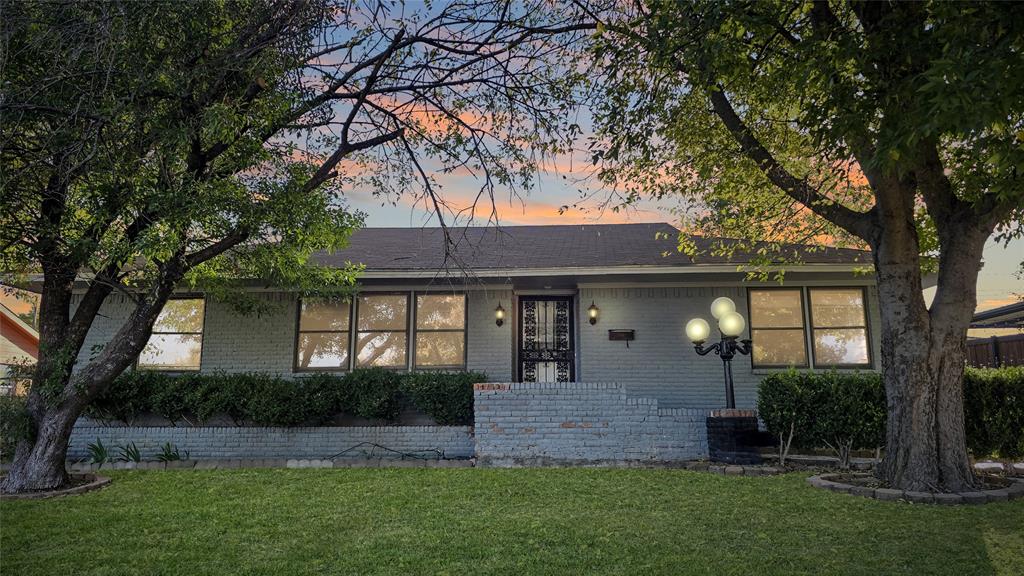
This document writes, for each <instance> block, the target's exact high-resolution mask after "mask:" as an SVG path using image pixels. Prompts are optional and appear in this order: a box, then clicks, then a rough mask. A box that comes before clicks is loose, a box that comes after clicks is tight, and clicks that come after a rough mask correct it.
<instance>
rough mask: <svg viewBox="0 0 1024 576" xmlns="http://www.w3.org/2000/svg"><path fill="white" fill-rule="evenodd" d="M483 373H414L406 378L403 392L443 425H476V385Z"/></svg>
mask: <svg viewBox="0 0 1024 576" xmlns="http://www.w3.org/2000/svg"><path fill="white" fill-rule="evenodd" d="M486 381H487V375H486V374H483V373H481V372H414V373H411V374H405V375H403V377H402V383H401V386H402V393H403V394H404V395H405V396H406V397H407V398H409V400H410V401H411V402H412V403H413V405H415V406H416V407H417V408H419V409H420V410H422V411H423V412H425V413H426V414H427V415H429V416H430V417H431V418H433V419H434V420H435V421H437V423H438V424H441V425H442V426H452V425H465V424H472V423H473V384H476V383H478V382H486Z"/></svg>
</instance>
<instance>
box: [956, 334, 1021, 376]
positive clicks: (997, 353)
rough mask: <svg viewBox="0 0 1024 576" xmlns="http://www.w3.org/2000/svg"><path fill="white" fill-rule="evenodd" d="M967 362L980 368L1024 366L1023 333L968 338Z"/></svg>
mask: <svg viewBox="0 0 1024 576" xmlns="http://www.w3.org/2000/svg"><path fill="white" fill-rule="evenodd" d="M967 363H968V364H969V365H971V366H977V367H980V368H989V367H999V366H1024V334H1013V335H1012V336H993V337H991V338H979V339H977V340H968V341H967Z"/></svg>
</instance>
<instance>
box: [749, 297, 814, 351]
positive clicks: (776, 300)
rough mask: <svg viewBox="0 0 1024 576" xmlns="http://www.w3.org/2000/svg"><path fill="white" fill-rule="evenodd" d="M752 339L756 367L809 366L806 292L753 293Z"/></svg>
mask: <svg viewBox="0 0 1024 576" xmlns="http://www.w3.org/2000/svg"><path fill="white" fill-rule="evenodd" d="M750 338H751V340H753V341H754V350H753V353H752V358H753V363H754V367H761V368H764V367H778V366H796V367H806V366H807V365H808V364H807V341H806V340H805V330H804V310H803V297H802V291H801V290H800V289H799V288H796V289H792V290H790V289H784V290H782V289H769V290H751V291H750Z"/></svg>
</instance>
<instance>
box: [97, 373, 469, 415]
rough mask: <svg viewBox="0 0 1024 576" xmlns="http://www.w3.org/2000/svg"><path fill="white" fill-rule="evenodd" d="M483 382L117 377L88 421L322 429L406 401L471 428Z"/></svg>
mask: <svg viewBox="0 0 1024 576" xmlns="http://www.w3.org/2000/svg"><path fill="white" fill-rule="evenodd" d="M484 380H485V376H484V375H483V374H480V373H477V372H423V373H414V374H404V373H401V372H396V371H393V370H385V369H383V368H368V369H359V370H354V371H352V372H350V373H348V374H345V375H343V376H342V375H335V374H311V375H309V376H305V377H301V378H295V379H285V378H281V377H279V376H272V375H269V374H261V373H239V374H228V373H222V372H221V373H212V374H180V375H174V374H168V373H164V372H152V371H150V372H146V371H132V372H126V373H125V374H123V375H122V376H120V377H118V378H117V379H116V380H115V381H114V383H113V384H112V385H111V386H110V388H108V389H107V390H106V391H105V392H104V393H103V394H102V395H101V396H100V397H99V398H97V399H96V400H95V401H94V402H93V403H92V405H91V406H90V407H89V408H88V410H87V414H88V415H89V416H91V417H93V418H97V419H101V420H120V421H123V422H126V423H131V422H132V421H133V420H134V419H135V418H136V417H137V416H138V415H139V414H142V413H144V412H149V413H153V414H157V415H159V416H162V417H164V418H166V419H167V420H169V421H171V422H172V423H176V422H179V421H182V420H187V419H189V418H194V419H195V420H196V421H198V422H200V423H202V422H207V421H209V420H210V419H211V418H213V417H214V416H217V415H227V416H228V417H230V418H231V419H232V421H234V422H235V423H236V424H243V423H245V424H252V425H256V426H300V425H309V426H318V425H322V424H324V423H327V422H329V421H330V420H331V419H332V417H333V416H334V415H335V414H338V413H344V414H351V415H354V416H360V417H363V418H371V419H381V420H395V419H396V418H397V417H398V414H399V413H400V411H401V407H402V405H403V401H404V399H403V396H404V397H405V398H408V400H409V401H410V402H412V404H413V405H415V406H416V407H418V408H419V409H420V410H422V411H423V412H425V413H427V414H428V415H430V416H431V417H433V418H434V419H435V420H436V421H437V422H438V423H439V424H442V425H449V424H467V423H471V422H472V420H473V384H474V383H476V382H483V381H484Z"/></svg>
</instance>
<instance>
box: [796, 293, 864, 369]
mask: <svg viewBox="0 0 1024 576" xmlns="http://www.w3.org/2000/svg"><path fill="white" fill-rule="evenodd" d="M812 290H859V291H860V294H861V296H860V298H861V303H862V304H863V305H862V306H861V313H862V314H863V317H864V325H863V326H822V327H821V328H818V327H816V326H815V325H814V306H813V305H812V304H813V303H812V301H811V291H812ZM804 292H805V293H806V295H807V319H808V323H807V330H808V339H807V344H808V346H809V347H810V353H811V356H809V357H810V358H811V361H812V363H813V365H814V367H815V368H841V369H861V370H863V369H874V367H875V361H874V353H873V351H872V350H871V349H872V347H873V346H872V345H871V326H870V321H869V319H870V317H871V316H870V315H869V314H868V290H867V287H866V286H805V287H804ZM815 330H863V331H864V339H865V344H866V348H867V353H868V361H867V363H866V364H819V363H818V356H817V352H816V351H815V346H814V331H815Z"/></svg>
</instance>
